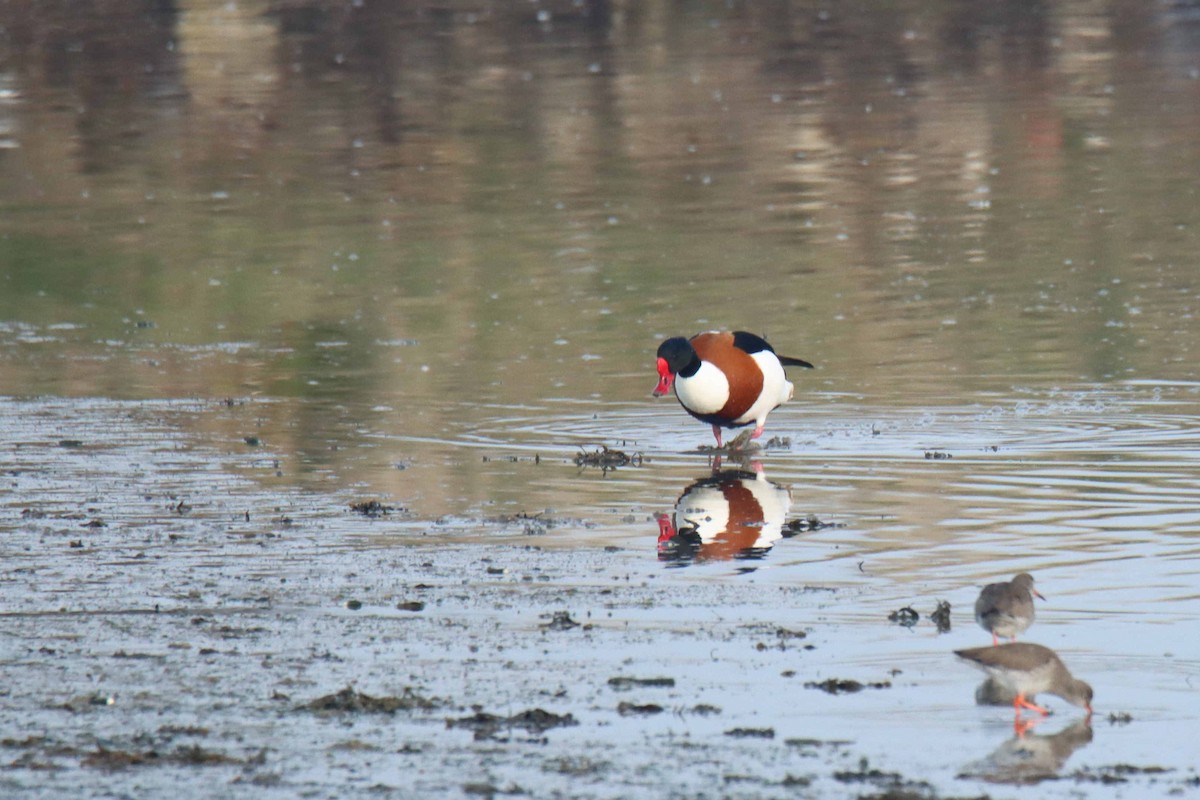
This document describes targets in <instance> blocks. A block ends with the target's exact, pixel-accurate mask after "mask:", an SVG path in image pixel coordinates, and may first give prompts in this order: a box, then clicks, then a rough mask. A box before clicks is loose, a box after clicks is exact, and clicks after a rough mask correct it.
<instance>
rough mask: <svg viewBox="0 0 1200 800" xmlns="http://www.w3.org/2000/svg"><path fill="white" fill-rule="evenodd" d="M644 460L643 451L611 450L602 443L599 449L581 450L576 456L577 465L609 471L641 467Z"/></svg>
mask: <svg viewBox="0 0 1200 800" xmlns="http://www.w3.org/2000/svg"><path fill="white" fill-rule="evenodd" d="M642 460H643V459H642V454H641V453H634V454H633V455H629V454H627V453H626V452H625V451H624V450H610V449H609V447H608V445H604V444H602V445H600V449H599V450H593V451H588V450H581V451H579V454H578V455H577V456H575V466H577V467H598V468H600V469H601V470H603V471H604V472H607V471H609V470H610V469H617V468H618V467H631V466H632V467H640V466H641V465H642Z"/></svg>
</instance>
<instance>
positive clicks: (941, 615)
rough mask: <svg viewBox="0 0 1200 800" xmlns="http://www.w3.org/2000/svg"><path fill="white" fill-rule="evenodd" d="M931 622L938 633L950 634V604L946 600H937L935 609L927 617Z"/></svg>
mask: <svg viewBox="0 0 1200 800" xmlns="http://www.w3.org/2000/svg"><path fill="white" fill-rule="evenodd" d="M929 618H930V619H931V620H933V624H934V625H937V632H938V633H949V632H950V603H949V602H948V601H946V600H938V602H937V608H935V609H934V610H933V613H932V614H930V615H929Z"/></svg>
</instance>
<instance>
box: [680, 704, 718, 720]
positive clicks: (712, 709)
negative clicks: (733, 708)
mask: <svg viewBox="0 0 1200 800" xmlns="http://www.w3.org/2000/svg"><path fill="white" fill-rule="evenodd" d="M688 713H690V714H696V715H697V716H701V717H708V716H712V715H713V714H720V713H721V709H720V708H719V707H717V706H713V705H709V704H708V703H699V704H697V705H694V706H692V707H691V708H689V709H688Z"/></svg>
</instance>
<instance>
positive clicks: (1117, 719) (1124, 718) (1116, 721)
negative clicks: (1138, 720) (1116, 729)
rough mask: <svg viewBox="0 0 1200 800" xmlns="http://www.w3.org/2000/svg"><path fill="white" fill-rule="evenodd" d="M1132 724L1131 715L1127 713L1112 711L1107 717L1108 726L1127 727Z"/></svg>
mask: <svg viewBox="0 0 1200 800" xmlns="http://www.w3.org/2000/svg"><path fill="white" fill-rule="evenodd" d="M1131 722H1133V715H1132V714H1130V713H1129V712H1128V711H1114V712H1113V713H1111V714H1109V715H1108V724H1109V725H1128V724H1129V723H1131Z"/></svg>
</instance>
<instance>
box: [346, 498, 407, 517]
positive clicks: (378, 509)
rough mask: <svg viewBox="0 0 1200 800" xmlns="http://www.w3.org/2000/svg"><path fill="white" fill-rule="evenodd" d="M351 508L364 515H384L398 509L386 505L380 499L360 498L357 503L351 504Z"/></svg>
mask: <svg viewBox="0 0 1200 800" xmlns="http://www.w3.org/2000/svg"><path fill="white" fill-rule="evenodd" d="M350 510H351V511H355V512H357V513H359V514H362V515H363V516H364V517H382V516H384V515H385V514H390V513H392V512H393V511H396V507H395V506H385V505H384V504H383V503H381V502H379V501H378V500H359V501H358V502H357V503H351V504H350Z"/></svg>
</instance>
